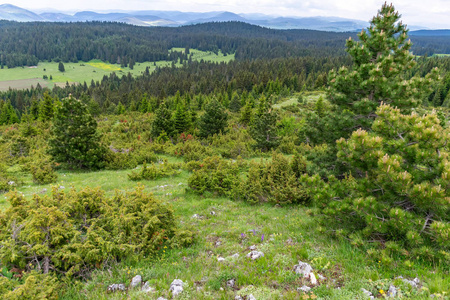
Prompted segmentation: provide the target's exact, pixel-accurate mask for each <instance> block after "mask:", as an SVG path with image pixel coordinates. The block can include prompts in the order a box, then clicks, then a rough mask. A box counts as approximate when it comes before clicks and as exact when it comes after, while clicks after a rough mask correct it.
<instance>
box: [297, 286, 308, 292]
mask: <svg viewBox="0 0 450 300" xmlns="http://www.w3.org/2000/svg"><path fill="white" fill-rule="evenodd" d="M310 290H311V288H310V287H309V286H306V285H304V286H302V287H299V288H297V291H299V292H304V293H307V292H309V291H310Z"/></svg>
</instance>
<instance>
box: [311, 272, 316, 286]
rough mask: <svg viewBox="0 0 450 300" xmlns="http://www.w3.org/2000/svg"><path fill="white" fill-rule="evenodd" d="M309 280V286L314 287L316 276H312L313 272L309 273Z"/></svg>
mask: <svg viewBox="0 0 450 300" xmlns="http://www.w3.org/2000/svg"><path fill="white" fill-rule="evenodd" d="M309 280H310V281H311V284H312V285H316V284H317V279H316V276H315V275H314V273H313V272H311V273H310V274H309Z"/></svg>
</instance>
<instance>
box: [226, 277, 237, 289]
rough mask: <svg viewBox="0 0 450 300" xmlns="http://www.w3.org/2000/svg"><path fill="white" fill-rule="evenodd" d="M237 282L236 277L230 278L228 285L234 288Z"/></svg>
mask: <svg viewBox="0 0 450 300" xmlns="http://www.w3.org/2000/svg"><path fill="white" fill-rule="evenodd" d="M235 284H236V280H235V279H230V280H228V281H227V287H230V288H233V287H234V285H235Z"/></svg>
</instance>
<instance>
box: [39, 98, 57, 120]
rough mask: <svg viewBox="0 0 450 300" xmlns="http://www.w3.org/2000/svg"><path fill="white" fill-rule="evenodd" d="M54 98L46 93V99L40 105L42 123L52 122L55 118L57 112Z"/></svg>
mask: <svg viewBox="0 0 450 300" xmlns="http://www.w3.org/2000/svg"><path fill="white" fill-rule="evenodd" d="M53 101H54V100H53V98H52V97H51V96H50V95H49V94H48V92H45V93H44V97H43V99H42V100H41V102H40V103H39V120H40V121H42V122H48V121H51V119H52V118H53V114H54V111H55V107H54V103H53Z"/></svg>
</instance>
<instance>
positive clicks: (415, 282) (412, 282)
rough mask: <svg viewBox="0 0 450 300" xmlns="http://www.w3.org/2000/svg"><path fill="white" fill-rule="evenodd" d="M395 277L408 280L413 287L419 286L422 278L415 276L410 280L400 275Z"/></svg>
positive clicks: (404, 280)
mask: <svg viewBox="0 0 450 300" xmlns="http://www.w3.org/2000/svg"><path fill="white" fill-rule="evenodd" d="M395 279H402V281H403V282H406V283H407V284H409V285H410V286H411V287H413V288H418V287H419V284H420V280H419V278H417V277H416V278H414V279H413V280H408V279H406V278H403V276H398V277H397V278H395Z"/></svg>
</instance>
